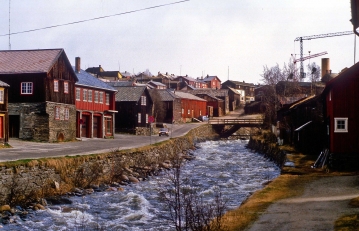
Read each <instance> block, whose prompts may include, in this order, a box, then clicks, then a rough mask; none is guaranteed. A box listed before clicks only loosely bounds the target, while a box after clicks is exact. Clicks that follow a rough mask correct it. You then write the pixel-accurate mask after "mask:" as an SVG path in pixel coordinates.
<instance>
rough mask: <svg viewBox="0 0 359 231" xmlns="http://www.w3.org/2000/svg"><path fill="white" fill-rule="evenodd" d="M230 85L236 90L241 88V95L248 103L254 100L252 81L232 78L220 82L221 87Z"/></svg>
mask: <svg viewBox="0 0 359 231" xmlns="http://www.w3.org/2000/svg"><path fill="white" fill-rule="evenodd" d="M226 87H231V88H234V89H237V90H243V93H244V94H243V93H242V94H241V95H243V96H244V98H245V102H246V103H249V102H252V101H254V88H255V85H254V84H253V83H246V82H244V81H243V82H240V81H234V80H227V81H226V82H224V83H222V88H226Z"/></svg>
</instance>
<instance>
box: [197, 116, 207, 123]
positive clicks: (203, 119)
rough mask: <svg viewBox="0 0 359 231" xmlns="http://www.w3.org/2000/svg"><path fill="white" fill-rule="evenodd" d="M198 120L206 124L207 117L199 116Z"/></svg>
mask: <svg viewBox="0 0 359 231" xmlns="http://www.w3.org/2000/svg"><path fill="white" fill-rule="evenodd" d="M198 119H199V120H200V121H203V122H207V121H208V116H200V117H199V118H198Z"/></svg>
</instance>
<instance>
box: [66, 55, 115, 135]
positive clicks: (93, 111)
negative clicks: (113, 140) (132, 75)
mask: <svg viewBox="0 0 359 231" xmlns="http://www.w3.org/2000/svg"><path fill="white" fill-rule="evenodd" d="M80 64H81V60H80V57H76V60H75V66H74V67H73V68H74V71H75V73H76V76H77V78H78V82H76V85H75V87H76V89H75V96H76V121H77V123H76V137H87V138H105V137H113V136H114V128H115V113H116V112H117V111H116V110H115V94H116V90H115V89H114V88H113V87H111V86H109V85H107V84H106V83H105V82H103V81H101V80H99V79H97V78H96V77H94V76H93V75H91V74H89V73H88V72H86V71H84V70H81V65H80Z"/></svg>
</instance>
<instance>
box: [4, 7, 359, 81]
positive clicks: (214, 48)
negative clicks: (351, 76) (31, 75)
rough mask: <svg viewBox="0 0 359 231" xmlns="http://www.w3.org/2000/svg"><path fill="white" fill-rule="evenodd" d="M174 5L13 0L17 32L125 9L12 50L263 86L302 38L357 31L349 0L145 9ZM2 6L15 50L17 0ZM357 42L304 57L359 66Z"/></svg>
mask: <svg viewBox="0 0 359 231" xmlns="http://www.w3.org/2000/svg"><path fill="white" fill-rule="evenodd" d="M174 2H177V0H156V1H145V0H76V1H74V0H62V1H59V0H56V1H55V0H26V1H23V0H11V2H10V25H11V27H10V32H11V33H16V32H21V31H27V30H32V29H37V28H43V27H49V26H54V25H60V24H66V23H71V22H76V21H81V20H87V19H92V18H96V17H102V16H107V15H114V14H120V15H118V16H114V17H108V18H104V19H99V20H92V21H87V22H83V23H78V24H72V25H68V26H61V27H56V28H51V29H45V30H39V31H35V32H29V33H21V34H14V35H11V36H10V43H11V49H12V50H24V49H48V48H64V50H65V52H66V54H67V56H68V58H69V60H70V62H71V63H72V65H74V62H75V57H77V56H79V57H81V68H82V69H86V68H87V67H93V66H98V65H101V66H102V67H103V68H104V69H105V70H106V71H115V70H120V71H121V72H123V71H128V72H135V73H138V72H140V71H141V72H142V71H145V70H146V69H149V70H150V72H151V73H152V74H157V72H159V71H160V72H162V73H165V72H168V73H170V74H175V75H186V74H187V75H188V76H190V77H194V78H196V77H200V76H202V75H207V74H208V75H216V76H218V77H219V78H220V79H221V80H222V82H224V81H226V80H227V79H228V76H229V79H231V80H237V81H245V82H251V83H258V82H261V76H260V75H261V74H262V73H263V66H265V65H267V66H268V67H271V66H274V65H276V64H277V63H278V64H279V65H280V66H281V67H282V66H283V64H284V63H288V62H289V59H290V57H291V54H298V55H297V58H299V53H300V50H299V42H294V40H295V38H297V37H301V36H310V35H318V34H326V33H335V32H344V31H351V30H352V25H351V23H350V21H349V20H350V18H351V11H350V1H349V0H346V1H343V0H341V1H338V0H326V1H323V0H301V1H288V0H271V1H268V0H189V1H183V2H181V3H178V4H171V5H167V6H163V7H158V8H152V9H148V10H143V11H137V10H141V9H145V8H149V7H153V6H158V5H163V4H169V3H174ZM0 3H1V8H0V15H1V17H0V35H1V36H0V49H1V50H8V49H9V36H8V35H6V34H8V32H9V0H0ZM131 11H136V12H133V13H127V14H121V13H126V12H131ZM4 35H5V36H4ZM354 41H355V40H354V35H346V36H340V37H333V38H321V39H315V40H305V41H304V42H303V44H304V56H306V55H308V53H309V52H308V51H310V52H311V54H315V53H320V52H323V51H327V52H328V55H325V56H321V57H318V58H314V59H310V62H316V63H317V64H319V65H320V64H321V59H322V58H330V67H331V69H332V71H333V72H334V73H338V72H339V71H340V70H342V69H343V68H345V67H350V66H352V65H353V64H354ZM358 57H359V56H358ZM308 63H309V60H307V61H305V62H304V64H305V65H307V64H308ZM298 67H299V65H298Z"/></svg>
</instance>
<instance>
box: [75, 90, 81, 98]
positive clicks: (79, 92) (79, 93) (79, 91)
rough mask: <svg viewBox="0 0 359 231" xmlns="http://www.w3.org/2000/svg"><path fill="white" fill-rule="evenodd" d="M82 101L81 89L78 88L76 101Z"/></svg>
mask: <svg viewBox="0 0 359 231" xmlns="http://www.w3.org/2000/svg"><path fill="white" fill-rule="evenodd" d="M80 100H81V88H76V101H80Z"/></svg>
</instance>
